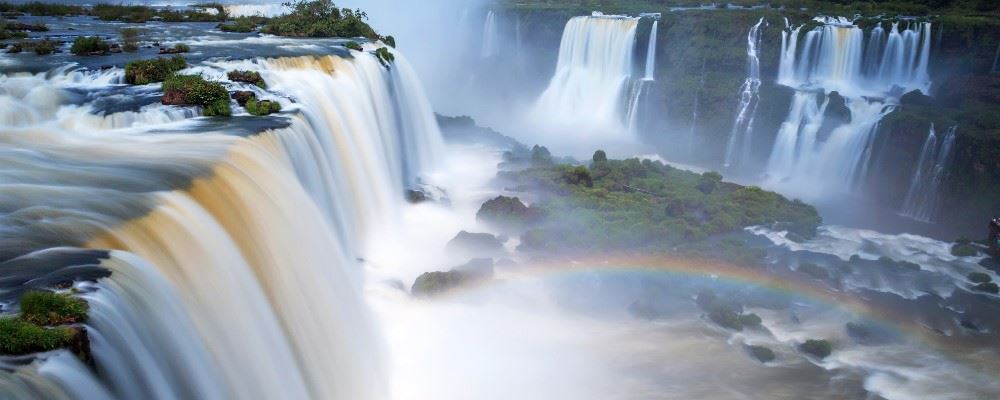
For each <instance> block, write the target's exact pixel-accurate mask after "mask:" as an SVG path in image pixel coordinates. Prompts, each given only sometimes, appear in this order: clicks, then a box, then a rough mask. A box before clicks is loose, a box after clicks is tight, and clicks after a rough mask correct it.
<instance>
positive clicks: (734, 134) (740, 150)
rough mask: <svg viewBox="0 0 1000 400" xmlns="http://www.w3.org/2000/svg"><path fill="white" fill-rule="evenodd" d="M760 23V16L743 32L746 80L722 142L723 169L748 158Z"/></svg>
mask: <svg viewBox="0 0 1000 400" xmlns="http://www.w3.org/2000/svg"><path fill="white" fill-rule="evenodd" d="M763 24H764V18H763V17H761V19H760V20H759V21H757V23H756V24H754V26H753V27H751V28H750V32H749V33H747V78H746V80H744V81H743V85H742V86H740V103H739V106H737V111H736V121H735V122H733V130H732V131H731V132H730V133H729V142H728V143H726V156H725V162H724V163H723V167H725V168H730V167H732V166H735V165H740V164H742V163H744V162H746V160H747V159H748V158H750V146H751V140H752V136H751V134H752V132H753V120H754V117H755V116H756V115H757V104H758V103H759V101H760V96H759V95H758V91H759V90H760V84H761V81H760V56H759V54H758V52H759V49H760V28H761V25H763Z"/></svg>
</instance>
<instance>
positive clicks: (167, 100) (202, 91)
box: [163, 75, 232, 117]
mask: <svg viewBox="0 0 1000 400" xmlns="http://www.w3.org/2000/svg"><path fill="white" fill-rule="evenodd" d="M163 104H168V105H187V106H201V107H202V108H203V111H202V115H204V116H206V117H211V116H226V117H228V116H230V115H232V110H231V109H230V108H229V92H228V91H226V88H225V86H222V84H220V83H218V82H209V81H206V80H205V79H204V78H202V77H201V76H200V75H171V76H169V77H167V79H166V80H164V81H163Z"/></svg>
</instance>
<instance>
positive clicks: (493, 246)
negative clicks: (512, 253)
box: [445, 231, 503, 256]
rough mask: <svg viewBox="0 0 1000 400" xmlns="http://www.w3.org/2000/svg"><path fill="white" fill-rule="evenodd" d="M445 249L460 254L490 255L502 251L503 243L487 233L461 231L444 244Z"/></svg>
mask: <svg viewBox="0 0 1000 400" xmlns="http://www.w3.org/2000/svg"><path fill="white" fill-rule="evenodd" d="M445 250H446V251H448V252H450V253H454V254H461V255H469V256H490V255H496V254H500V253H502V252H503V243H502V242H500V240H499V239H497V237H496V236H493V235H491V234H489V233H473V232H468V231H461V232H459V233H458V234H457V235H455V237H454V238H452V239H451V240H450V241H449V242H448V244H447V245H446V246H445Z"/></svg>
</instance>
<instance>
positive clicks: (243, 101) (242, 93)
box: [232, 90, 257, 107]
mask: <svg viewBox="0 0 1000 400" xmlns="http://www.w3.org/2000/svg"><path fill="white" fill-rule="evenodd" d="M232 97H233V100H236V102H237V103H239V105H240V106H241V107H243V106H246V105H247V102H248V101H250V100H251V99H253V98H255V97H257V95H255V94H254V92H251V91H249V90H237V91H235V92H233V94H232Z"/></svg>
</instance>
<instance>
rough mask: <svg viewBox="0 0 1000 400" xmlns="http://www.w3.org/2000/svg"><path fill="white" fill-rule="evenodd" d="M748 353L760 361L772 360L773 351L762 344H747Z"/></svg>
mask: <svg viewBox="0 0 1000 400" xmlns="http://www.w3.org/2000/svg"><path fill="white" fill-rule="evenodd" d="M747 350H748V351H749V352H750V355H751V356H752V357H753V358H755V359H757V361H760V362H762V363H766V362H771V361H774V358H775V356H774V351H773V350H771V349H769V348H767V347H764V346H752V345H751V346H747Z"/></svg>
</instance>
